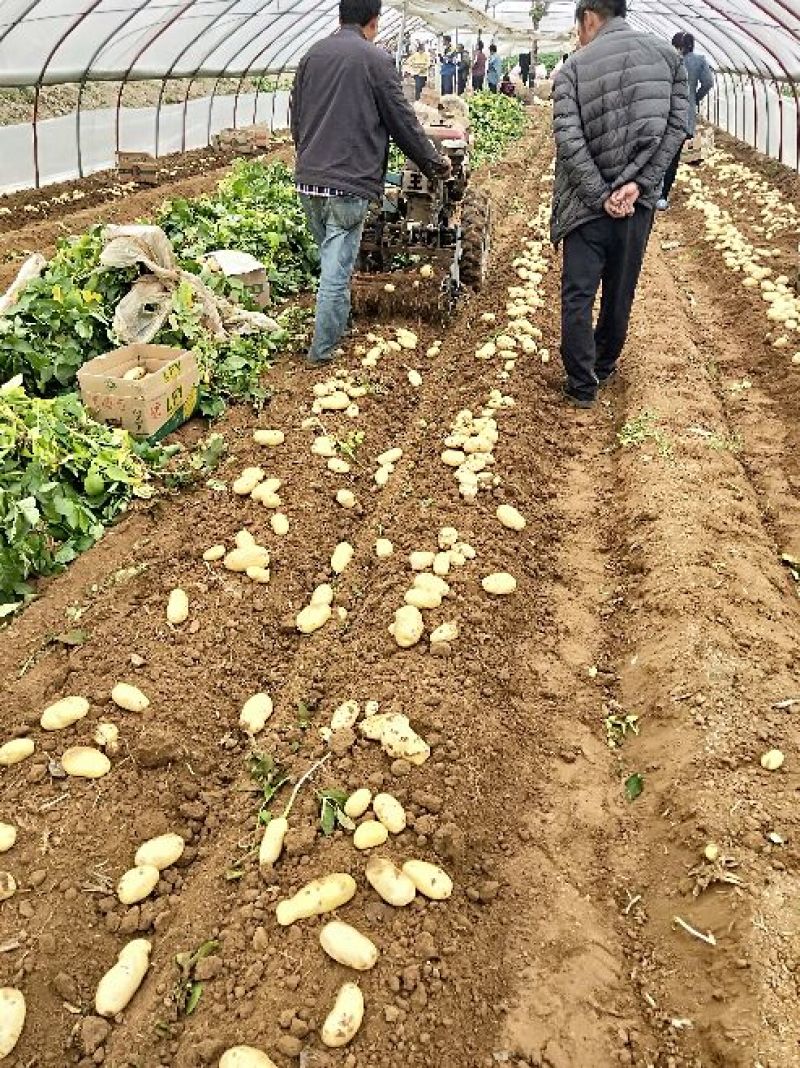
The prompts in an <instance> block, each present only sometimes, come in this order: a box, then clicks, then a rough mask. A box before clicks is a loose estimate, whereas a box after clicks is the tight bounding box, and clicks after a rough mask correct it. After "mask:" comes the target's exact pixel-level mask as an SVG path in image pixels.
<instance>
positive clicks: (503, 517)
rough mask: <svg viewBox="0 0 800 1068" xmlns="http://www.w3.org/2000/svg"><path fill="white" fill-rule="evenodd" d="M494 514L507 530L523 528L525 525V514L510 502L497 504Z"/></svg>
mask: <svg viewBox="0 0 800 1068" xmlns="http://www.w3.org/2000/svg"><path fill="white" fill-rule="evenodd" d="M496 514H497V518H498V520H499V521H500V522H501V523H502V525H503V526H504V527H507V528H508V529H509V530H524V529H525V527H526V526H527V520H526V519H525V516H524V515H522V513H521V512H518V511H517V509H516V508H514V507H513V506H512V505H510V504H501V505H498V508H497V513H496Z"/></svg>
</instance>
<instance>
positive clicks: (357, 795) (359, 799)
mask: <svg viewBox="0 0 800 1068" xmlns="http://www.w3.org/2000/svg"><path fill="white" fill-rule="evenodd" d="M371 804H372V791H371V790H368V789H367V788H366V786H362V788H361V789H360V790H356V791H355V792H354V793H352V794H350V796H349V797H348V799H347V801H346V802H345V806H344V814H345V816H349V817H350V819H351V820H357V819H359V818H360V817H361V816H363V815H364V813H365V812H366V811H367V809H368V808H369V806H370V805H371Z"/></svg>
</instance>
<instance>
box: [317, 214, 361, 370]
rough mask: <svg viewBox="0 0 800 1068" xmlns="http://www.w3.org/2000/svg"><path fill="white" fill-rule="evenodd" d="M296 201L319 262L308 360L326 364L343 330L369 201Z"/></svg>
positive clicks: (345, 326) (347, 315) (348, 312)
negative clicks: (303, 213)
mask: <svg viewBox="0 0 800 1068" xmlns="http://www.w3.org/2000/svg"><path fill="white" fill-rule="evenodd" d="M300 201H301V203H302V205H303V210H304V211H305V213H306V218H307V219H308V225H309V229H310V230H311V234H312V236H313V238H314V240H315V241H316V243H317V245H318V246H319V255H320V260H321V273H320V280H319V290H318V291H317V315H316V322H315V325H314V340H313V342H312V343H311V348H310V350H309V353H308V359H309V360H310V361H311V362H312V363H327V362H328V361H329V360H331V359H332V358H333V353H334V350H335V349H336V347H337V346H338V344H339V342H340V341H341V339H342V335H343V334H344V332H345V331H346V330H347V321H348V319H349V317H350V279H351V278H352V276H353V268H354V267H355V265H356V257H357V255H358V249H359V245H360V244H361V232H362V230H363V229H364V220H365V219H366V217H367V208H368V207H369V202H368V201H367V199H366V197H351V196H346V197H309V196H305V195H304V194H303V193H301V194H300Z"/></svg>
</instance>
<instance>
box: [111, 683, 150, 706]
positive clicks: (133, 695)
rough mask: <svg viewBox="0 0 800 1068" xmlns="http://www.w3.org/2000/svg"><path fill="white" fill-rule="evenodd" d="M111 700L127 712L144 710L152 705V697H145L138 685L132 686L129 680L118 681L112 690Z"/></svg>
mask: <svg viewBox="0 0 800 1068" xmlns="http://www.w3.org/2000/svg"><path fill="white" fill-rule="evenodd" d="M111 700H112V701H113V702H114V704H115V705H116V706H117V707H118V708H122V709H124V710H125V711H126V712H144V710H145V709H146V708H149V707H150V699H149V698H148V697H145V695H144V694H143V693H142V691H141V690H140V689H139V688H138V686H131V685H130V683H127V682H118V683H117V685H116V686H115V687H114V689H113V690H112V691H111Z"/></svg>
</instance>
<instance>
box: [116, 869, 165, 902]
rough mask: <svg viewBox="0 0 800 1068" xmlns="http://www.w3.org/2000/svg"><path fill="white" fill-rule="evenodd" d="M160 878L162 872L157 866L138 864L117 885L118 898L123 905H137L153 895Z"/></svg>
mask: <svg viewBox="0 0 800 1068" xmlns="http://www.w3.org/2000/svg"><path fill="white" fill-rule="evenodd" d="M160 878H161V872H160V871H159V870H158V868H157V867H156V866H155V864H137V865H136V867H135V868H129V869H128V871H126V872H125V874H124V875H123V876H122V878H121V879H120V881H119V882H118V883H117V897H118V898H119V899H120V901H121V902H122V904H123V905H135V904H136V903H137V902H138V901H144V899H145V898H146V897H149V896H150V894H152V892H153V891H154V890H155V888H156V886H157V885H158V880H159V879H160Z"/></svg>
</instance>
